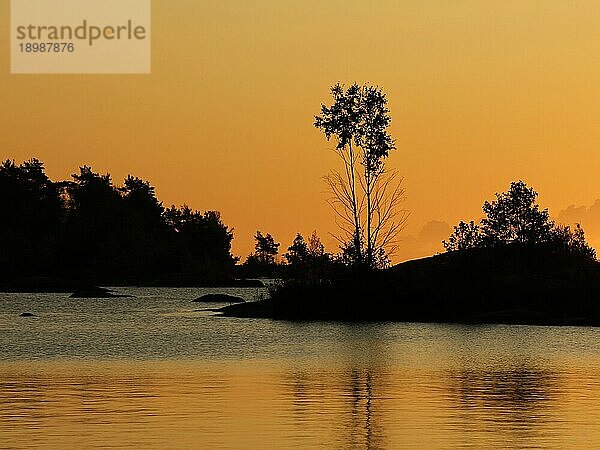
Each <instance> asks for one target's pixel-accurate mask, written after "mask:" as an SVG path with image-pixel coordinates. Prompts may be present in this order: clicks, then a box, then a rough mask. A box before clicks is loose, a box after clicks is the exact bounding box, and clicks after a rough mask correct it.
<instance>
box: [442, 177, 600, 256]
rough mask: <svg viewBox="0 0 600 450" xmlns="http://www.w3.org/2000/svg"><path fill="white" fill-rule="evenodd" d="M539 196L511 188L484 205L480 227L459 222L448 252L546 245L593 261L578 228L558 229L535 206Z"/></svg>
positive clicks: (519, 186) (523, 187) (518, 183)
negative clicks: (508, 246) (483, 215)
mask: <svg viewBox="0 0 600 450" xmlns="http://www.w3.org/2000/svg"><path fill="white" fill-rule="evenodd" d="M537 197H538V193H537V192H536V191H535V190H534V189H533V188H532V187H528V186H527V185H526V184H525V183H524V182H523V181H521V180H519V181H515V182H512V183H511V184H510V187H509V190H508V191H507V192H503V193H500V194H498V193H497V194H496V199H495V200H492V201H491V202H490V201H486V202H485V203H484V204H483V208H482V209H483V213H484V214H485V217H484V218H483V219H482V220H481V222H480V223H479V224H476V223H475V222H474V221H470V222H468V223H467V222H464V221H461V222H460V223H459V224H458V225H456V226H455V227H454V231H453V232H452V234H451V235H450V237H449V238H448V240H447V241H443V245H444V248H445V249H446V251H448V252H454V251H461V250H468V249H472V248H489V247H495V246H505V245H511V244H516V245H541V244H544V245H547V246H551V247H553V248H555V249H556V250H560V251H563V252H566V253H569V254H573V255H579V256H582V257H584V258H587V259H596V251H595V250H594V249H593V248H592V247H590V246H589V245H588V243H587V242H586V240H585V233H584V231H583V229H582V228H581V226H580V225H579V224H577V225H576V227H575V229H571V227H570V226H564V225H557V224H555V223H554V221H552V220H551V219H550V214H549V212H548V209H541V208H540V206H539V205H538V203H537Z"/></svg>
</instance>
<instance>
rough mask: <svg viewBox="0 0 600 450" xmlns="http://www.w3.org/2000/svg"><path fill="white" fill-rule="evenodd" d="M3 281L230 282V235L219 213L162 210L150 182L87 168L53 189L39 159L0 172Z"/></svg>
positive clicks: (11, 164)
mask: <svg viewBox="0 0 600 450" xmlns="http://www.w3.org/2000/svg"><path fill="white" fill-rule="evenodd" d="M0 200H1V201H2V205H3V206H2V208H0V270H1V274H2V277H3V278H15V277H21V276H30V275H57V276H67V277H74V278H86V279H89V278H93V279H94V281H101V280H114V281H121V280H123V281H125V280H127V281H139V280H146V281H147V280H151V279H153V278H155V277H159V276H162V275H165V274H175V273H197V274H211V275H216V276H220V277H223V276H228V274H229V273H230V272H231V270H232V268H233V266H234V264H235V262H236V258H234V257H233V255H232V254H231V241H232V239H233V230H231V229H229V228H228V227H227V226H226V225H225V224H224V223H223V222H222V220H221V217H220V214H219V213H218V212H216V211H207V212H203V213H201V212H199V211H193V210H191V209H190V208H189V207H187V206H185V205H184V206H182V207H180V208H178V207H175V206H171V207H170V208H164V206H163V204H162V202H160V201H159V200H158V199H157V197H156V193H155V190H154V187H153V186H152V185H151V184H150V182H148V181H145V180H142V179H140V178H137V177H134V176H131V175H130V176H128V177H127V178H126V179H125V180H124V182H123V185H122V186H120V187H119V186H115V185H114V184H113V182H112V179H111V176H110V174H99V173H96V172H94V171H93V170H92V168H91V167H89V166H82V167H81V168H80V169H79V172H78V173H75V174H73V175H72V179H71V180H68V181H60V182H53V181H52V180H50V179H49V178H48V176H47V175H46V173H45V171H44V165H43V163H42V162H41V161H39V160H37V159H32V160H29V161H25V162H24V163H22V164H21V165H17V164H15V162H14V161H11V160H7V161H4V162H3V163H2V164H1V165H0Z"/></svg>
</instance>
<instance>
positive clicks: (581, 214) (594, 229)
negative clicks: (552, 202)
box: [556, 199, 600, 248]
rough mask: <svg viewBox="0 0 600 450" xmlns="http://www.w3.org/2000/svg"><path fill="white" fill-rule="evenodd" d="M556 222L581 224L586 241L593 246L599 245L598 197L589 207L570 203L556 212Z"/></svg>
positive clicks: (599, 210)
mask: <svg viewBox="0 0 600 450" xmlns="http://www.w3.org/2000/svg"><path fill="white" fill-rule="evenodd" d="M556 222H557V223H559V224H562V225H571V226H573V225H575V224H576V223H579V224H581V227H582V228H583V229H584V231H585V234H586V238H587V240H588V242H589V243H590V244H591V245H592V246H593V247H595V248H599V247H600V199H598V200H596V201H595V202H594V204H593V205H592V206H590V207H589V208H588V207H586V206H575V205H570V206H569V207H567V208H566V209H563V210H562V211H560V212H559V213H558V216H557V217H556Z"/></svg>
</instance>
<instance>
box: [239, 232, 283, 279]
mask: <svg viewBox="0 0 600 450" xmlns="http://www.w3.org/2000/svg"><path fill="white" fill-rule="evenodd" d="M254 240H255V244H254V252H252V253H250V254H249V255H248V257H247V258H246V261H245V262H244V264H243V267H242V272H243V274H244V276H250V277H274V276H276V274H277V265H278V264H277V255H278V254H279V246H280V244H279V242H275V239H274V238H273V236H271V235H270V234H269V233H267V234H266V235H263V234H262V232H260V231H257V232H256V234H255V235H254Z"/></svg>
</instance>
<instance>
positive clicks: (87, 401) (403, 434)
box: [0, 288, 600, 449]
mask: <svg viewBox="0 0 600 450" xmlns="http://www.w3.org/2000/svg"><path fill="white" fill-rule="evenodd" d="M118 291H119V292H123V293H129V294H133V295H135V296H136V297H135V298H118V299H78V300H75V299H69V298H68V296H67V295H63V294H0V343H1V345H0V447H1V448H30V447H44V448H93V447H103V448H105V447H116V448H122V447H128V446H135V447H141V448H344V449H346V448H404V447H407V448H456V447H459V448H464V447H468V448H494V447H497V448H506V447H509V448H521V447H523V448H525V447H526V448H531V447H536V448H558V447H560V448H564V447H572V448H594V447H596V448H598V447H600V329H594V328H575V327H562V328H559V327H529V326H502V325H496V326H459V325H437V324H431V325H430V324H402V323H382V324H371V323H366V324H353V323H328V322H321V323H290V322H278V321H271V320H257V319H235V318H224V317H218V316H215V315H214V314H213V313H211V312H208V311H197V310H198V309H202V308H207V307H211V306H215V305H204V304H199V303H191V300H192V299H194V298H195V297H197V296H199V295H201V294H204V293H207V292H226V293H233V294H237V295H241V296H244V297H245V298H248V299H252V298H253V297H255V296H256V295H257V293H259V291H258V290H256V289H218V290H208V289H158V288H156V289H154V288H152V289H149V288H119V289H118ZM365 307H368V303H367V302H366V304H365ZM25 311H28V312H32V313H35V314H36V316H37V317H35V318H21V317H19V314H20V313H22V312H25Z"/></svg>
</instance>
